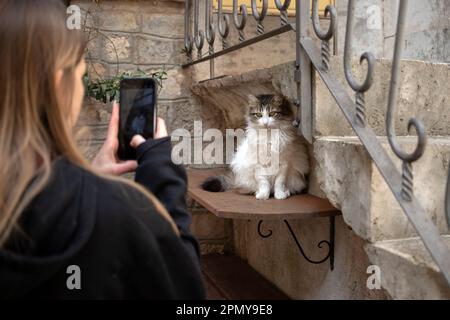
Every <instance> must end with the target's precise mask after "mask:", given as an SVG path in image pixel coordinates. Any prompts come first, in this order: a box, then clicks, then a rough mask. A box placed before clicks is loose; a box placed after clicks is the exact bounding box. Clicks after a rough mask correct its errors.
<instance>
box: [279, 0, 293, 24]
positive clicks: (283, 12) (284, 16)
mask: <svg viewBox="0 0 450 320" xmlns="http://www.w3.org/2000/svg"><path fill="white" fill-rule="evenodd" d="M290 4H291V0H285V1H284V2H283V4H281V1H280V0H275V5H276V7H277V9H278V10H280V20H281V25H282V26H284V25H287V24H288V23H289V18H288V12H287V10H288V9H289V5H290Z"/></svg>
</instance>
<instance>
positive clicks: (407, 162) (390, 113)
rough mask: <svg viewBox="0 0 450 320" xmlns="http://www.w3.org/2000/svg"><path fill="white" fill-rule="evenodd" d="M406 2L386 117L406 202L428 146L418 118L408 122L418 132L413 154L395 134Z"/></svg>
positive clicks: (400, 17) (401, 12)
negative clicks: (415, 164)
mask: <svg viewBox="0 0 450 320" xmlns="http://www.w3.org/2000/svg"><path fill="white" fill-rule="evenodd" d="M406 10H407V6H406V1H404V0H401V1H400V7H399V10H398V20H397V32H396V34H397V35H396V38H395V47H394V57H393V61H392V70H391V86H390V88H389V100H388V109H387V115H386V130H387V135H388V140H389V144H390V145H391V148H392V150H393V151H394V153H395V155H396V156H397V157H398V158H400V159H401V160H402V161H403V166H402V190H401V193H402V196H403V198H404V199H405V200H408V201H411V198H412V195H413V173H412V162H414V161H416V160H417V159H419V158H420V157H421V156H422V155H423V152H424V151H425V145H426V139H427V137H426V133H425V126H424V125H423V123H422V122H421V121H419V120H417V119H416V118H411V119H409V121H408V131H410V129H411V127H414V129H415V130H416V132H417V136H418V141H417V146H416V148H415V150H414V151H413V152H411V153H406V152H404V151H403V150H401V148H400V146H399V144H398V142H397V136H396V134H395V127H394V116H395V109H396V104H397V91H398V73H399V69H400V57H401V54H402V47H403V41H404V30H405V16H406Z"/></svg>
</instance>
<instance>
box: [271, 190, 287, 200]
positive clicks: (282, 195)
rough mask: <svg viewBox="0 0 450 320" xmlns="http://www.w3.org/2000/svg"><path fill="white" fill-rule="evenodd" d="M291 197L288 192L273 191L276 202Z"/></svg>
mask: <svg viewBox="0 0 450 320" xmlns="http://www.w3.org/2000/svg"><path fill="white" fill-rule="evenodd" d="M290 195H291V193H290V192H289V190H275V193H274V197H275V199H278V200H283V199H286V198H288V197H289V196H290Z"/></svg>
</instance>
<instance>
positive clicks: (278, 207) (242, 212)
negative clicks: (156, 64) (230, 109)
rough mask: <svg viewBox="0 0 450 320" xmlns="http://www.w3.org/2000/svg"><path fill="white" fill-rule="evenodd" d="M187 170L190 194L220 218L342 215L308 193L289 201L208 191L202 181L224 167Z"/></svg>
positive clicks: (283, 217)
mask: <svg viewBox="0 0 450 320" xmlns="http://www.w3.org/2000/svg"><path fill="white" fill-rule="evenodd" d="M187 172H188V194H189V196H190V197H191V198H192V199H194V200H195V201H197V202H198V203H199V204H200V205H202V206H204V207H205V208H206V209H208V210H209V211H211V212H212V213H213V214H215V215H216V216H218V217H220V218H228V219H260V220H262V219H264V220H270V219H272V220H275V219H276V220H279V219H303V218H311V217H330V216H336V215H339V214H340V211H339V210H337V209H336V208H334V207H333V206H332V205H331V204H330V202H328V200H325V199H321V198H318V197H315V196H312V195H308V194H301V195H293V196H291V197H289V198H287V199H285V200H277V199H274V198H270V199H268V200H256V198H255V197H254V196H253V195H242V194H239V193H237V192H236V191H234V190H228V191H226V192H208V191H205V190H203V189H202V188H201V184H202V182H203V181H204V180H205V179H206V178H207V177H210V176H214V175H220V174H221V173H223V172H224V169H189V170H187Z"/></svg>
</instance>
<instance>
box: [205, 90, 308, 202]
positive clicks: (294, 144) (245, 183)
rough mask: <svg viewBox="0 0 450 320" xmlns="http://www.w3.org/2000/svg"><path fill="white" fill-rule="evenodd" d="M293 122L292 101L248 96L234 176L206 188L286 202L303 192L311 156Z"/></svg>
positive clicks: (207, 183) (208, 182)
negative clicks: (232, 189) (244, 128)
mask: <svg viewBox="0 0 450 320" xmlns="http://www.w3.org/2000/svg"><path fill="white" fill-rule="evenodd" d="M293 120H294V117H293V113H292V110H291V109H290V106H289V102H288V101H287V100H286V99H284V98H283V97H282V96H280V95H278V94H264V95H258V96H254V95H249V96H248V112H247V116H246V123H247V127H246V130H245V136H244V138H243V140H242V142H241V143H240V144H239V145H238V147H237V151H236V153H235V155H234V157H233V160H232V162H231V164H230V167H231V173H230V174H227V175H223V176H216V177H209V178H208V179H206V180H205V181H204V182H203V184H202V187H203V189H204V190H207V191H211V192H222V191H226V190H227V189H230V188H235V189H237V190H238V192H240V193H244V194H254V195H255V197H256V199H258V200H267V199H269V197H270V195H273V196H274V197H275V198H276V199H286V198H288V197H289V196H290V195H291V194H296V193H301V192H302V191H304V190H305V189H306V187H307V182H306V175H307V174H308V173H309V171H310V166H309V160H308V153H307V149H306V146H305V144H304V143H303V141H302V138H301V137H300V136H299V135H298V134H297V128H295V127H294V126H293V125H292V123H293ZM274 129H278V130H274ZM268 150H270V151H271V152H270V153H269V152H267V151H268ZM261 151H262V152H261ZM261 154H262V155H263V156H261ZM269 155H270V156H269ZM267 160H269V161H267Z"/></svg>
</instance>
